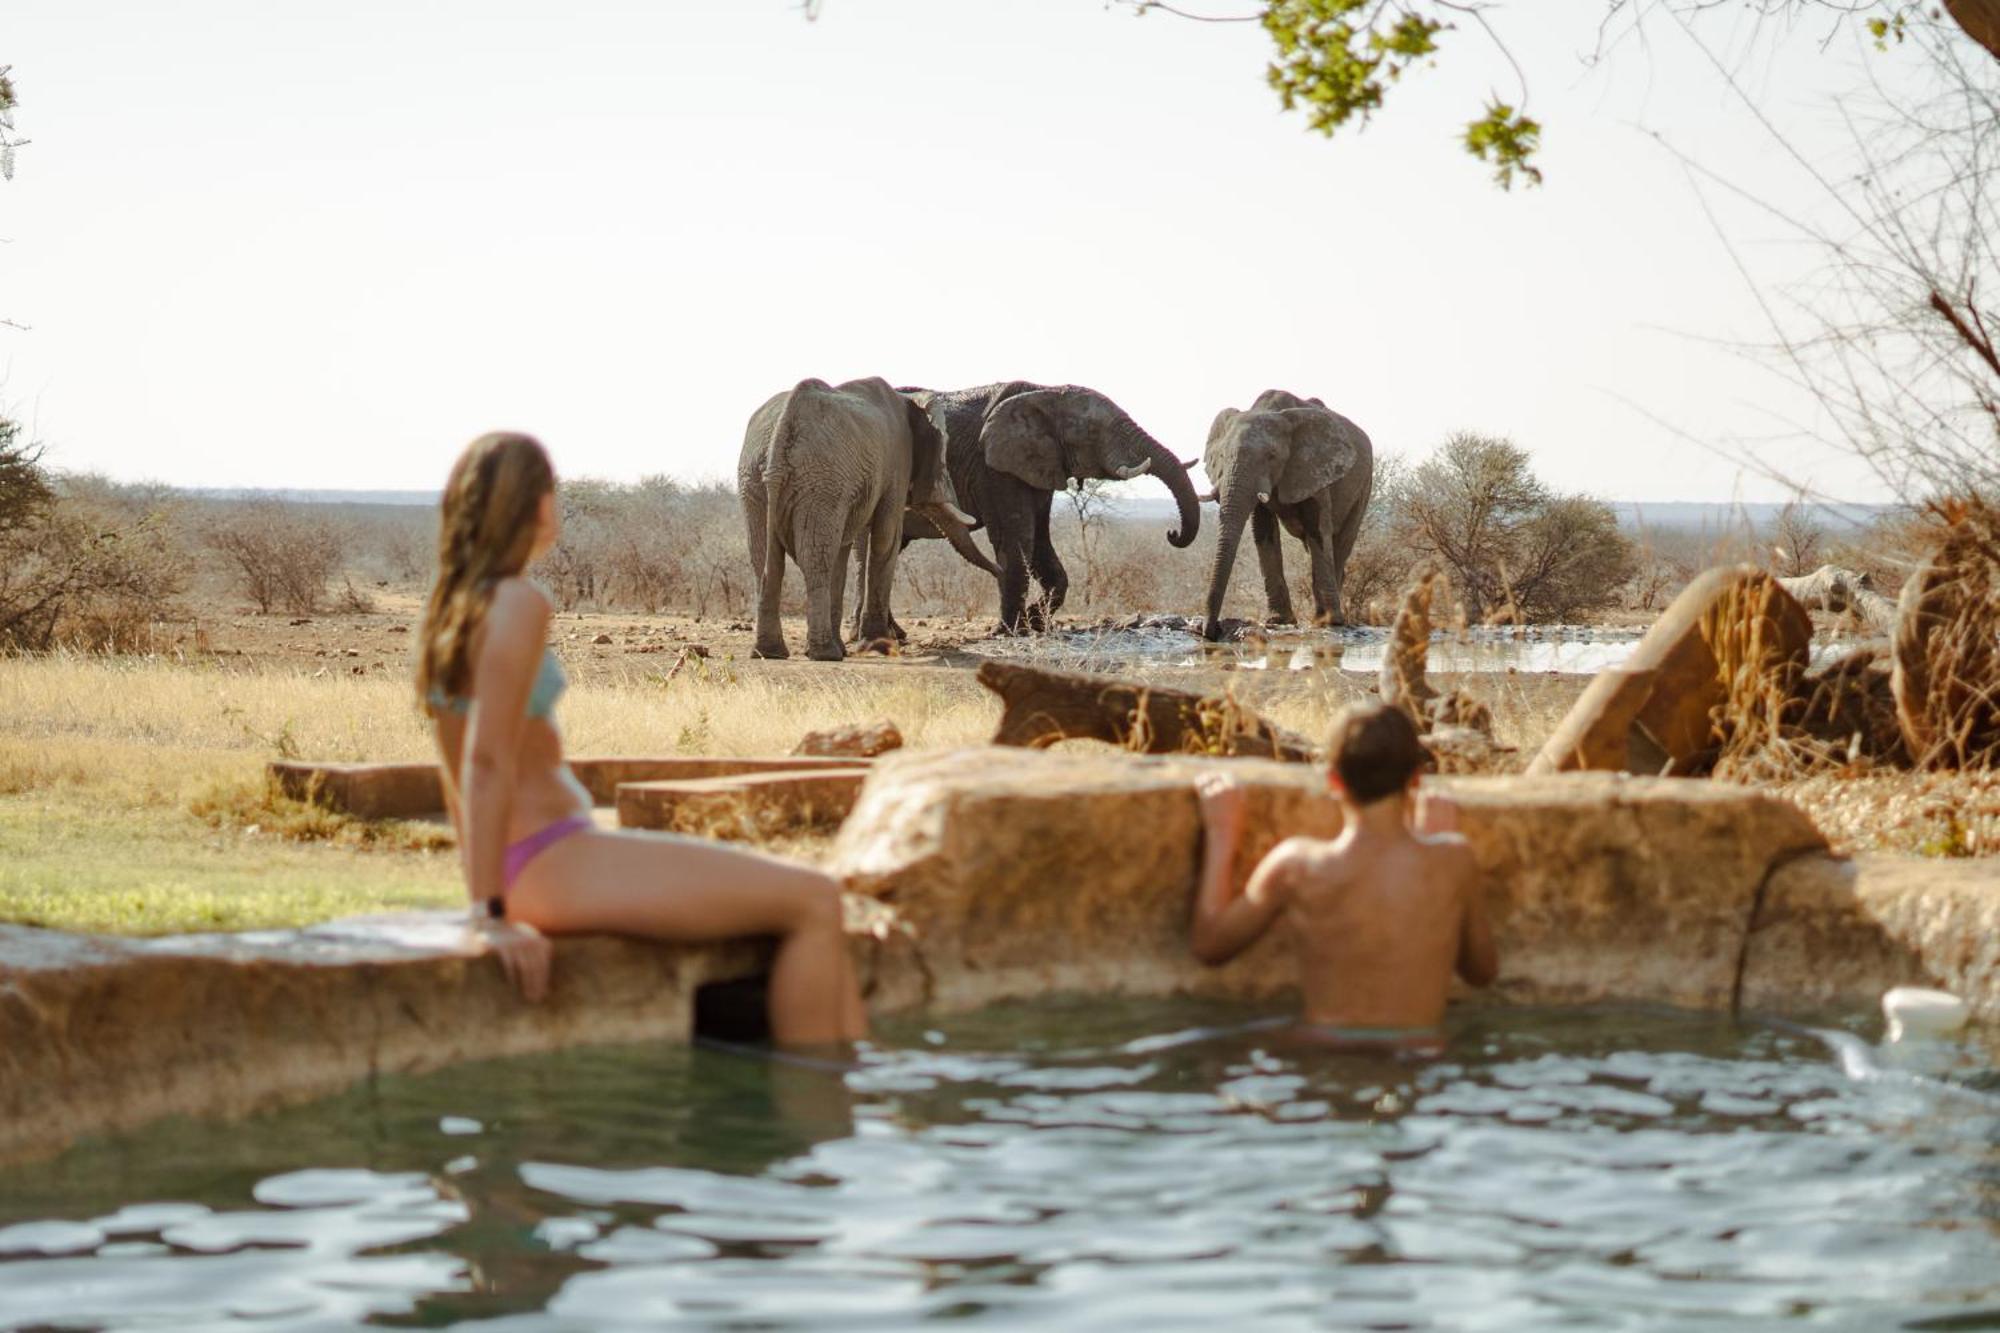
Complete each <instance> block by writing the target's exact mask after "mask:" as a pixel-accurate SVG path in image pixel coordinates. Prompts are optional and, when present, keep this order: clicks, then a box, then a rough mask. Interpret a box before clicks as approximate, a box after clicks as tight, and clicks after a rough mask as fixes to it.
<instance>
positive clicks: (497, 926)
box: [473, 921, 555, 1003]
mask: <svg viewBox="0 0 2000 1333" xmlns="http://www.w3.org/2000/svg"><path fill="white" fill-rule="evenodd" d="M473 933H474V934H476V935H478V936H479V938H480V941H481V942H482V943H483V944H484V945H485V951H486V952H487V953H490V954H492V955H493V956H494V957H496V958H498V959H499V960H500V968H501V970H502V971H504V972H505V973H506V974H507V979H508V980H509V981H511V982H513V983H514V986H515V988H516V989H518V990H519V991H520V992H521V998H522V999H524V1000H527V1001H529V1002H531V1003H533V1002H536V1001H539V1000H541V999H542V997H543V996H545V995H547V994H548V993H549V961H550V959H552V958H553V957H554V956H555V946H553V945H551V944H550V943H549V941H548V939H547V937H546V936H544V935H543V934H542V932H541V931H539V930H536V929H535V928H534V927H533V926H526V925H522V924H520V923H519V922H512V921H495V922H492V923H490V924H485V925H479V926H475V927H474V928H473Z"/></svg>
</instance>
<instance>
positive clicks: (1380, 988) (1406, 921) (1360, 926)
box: [1192, 704, 1500, 1055]
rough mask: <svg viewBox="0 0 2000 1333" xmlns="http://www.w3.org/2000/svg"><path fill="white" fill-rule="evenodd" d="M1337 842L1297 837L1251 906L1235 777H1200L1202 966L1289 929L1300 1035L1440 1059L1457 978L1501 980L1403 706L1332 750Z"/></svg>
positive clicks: (1354, 724)
mask: <svg viewBox="0 0 2000 1333" xmlns="http://www.w3.org/2000/svg"><path fill="white" fill-rule="evenodd" d="M1327 753H1328V756H1329V759H1328V764H1327V785H1328V786H1329V787H1330V788H1331V789H1332V791H1333V794H1334V796H1335V797H1336V798H1338V800H1339V801H1340V813H1341V831H1340V836H1339V837H1337V838H1335V839H1333V840H1332V841H1330V842H1328V841H1322V840H1320V839H1317V838H1302V837H1294V838H1287V839H1286V840H1285V841H1284V842H1281V843H1279V844H1278V845H1277V846H1276V847H1275V848H1273V849H1272V850H1271V853H1270V855H1268V856H1266V857H1265V858H1264V859H1263V861H1262V862H1260V863H1259V864H1258V866H1257V868H1256V870H1255V871H1253V872H1252V873H1251V875H1250V881H1249V883H1248V884H1247V885H1246V886H1245V887H1244V889H1243V892H1242V893H1241V894H1237V893H1236V892H1235V891H1234V887H1235V886H1234V883H1233V876H1232V875H1231V868H1232V865H1233V863H1234V861H1235V857H1236V849H1237V846H1238V844H1239V842H1240V841H1241V839H1242V834H1243V816H1244V809H1245V801H1244V795H1243V789H1242V787H1241V786H1239V785H1238V784H1237V783H1236V782H1235V781H1234V780H1233V779H1231V778H1228V777H1225V776H1224V775H1222V774H1219V773H1218V774H1212V775H1209V776H1207V777H1204V778H1202V779H1201V781H1200V783H1199V784H1198V791H1199V793H1200V797H1201V815H1202V825H1203V828H1204V829H1205V831H1206V833H1207V838H1206V843H1207V848H1206V853H1205V856H1204V859H1203V864H1202V873H1201V887H1200V889H1199V890H1198V891H1197V893H1196V895H1195V904H1194V930H1193V941H1192V942H1193V947H1194V955H1195V957H1196V958H1199V959H1200V960H1201V961H1202V962H1204V963H1208V964H1211V965H1213V964H1220V963H1226V962H1228V961H1229V960H1230V959H1231V958H1234V957H1235V956H1236V955H1237V954H1239V953H1241V952H1243V950H1245V949H1247V948H1249V947H1250V946H1251V945H1252V944H1254V943H1256V942H1257V940H1258V939H1259V938H1261V937H1262V936H1263V934H1264V932H1265V931H1266V930H1267V929H1269V928H1270V926H1271V923H1272V922H1274V921H1276V920H1277V919H1278V918H1279V917H1281V916H1285V917H1289V919H1290V921H1291V923H1292V927H1293V931H1294V933H1295V935H1296V936H1297V939H1298V948H1299V983H1300V986H1301V988H1302V990H1303V991H1304V999H1305V1013H1304V1025H1303V1028H1302V1033H1303V1035H1306V1036H1309V1037H1312V1038H1314V1039H1316V1040H1318V1041H1320V1042H1323V1043H1325V1044H1328V1045H1332V1046H1336V1047H1339V1048H1342V1049H1348V1050H1365V1051H1379V1052H1386V1053H1391V1054H1411V1055H1435V1054H1438V1053H1440V1052H1441V1051H1443V1049H1444V1044H1445V1040H1444V1031H1443V1028H1442V1027H1441V1023H1442V1020H1443V1018H1444V1007H1445V993H1446V991H1447V990H1448V989H1449V987H1450V985H1451V975H1452V971H1453V969H1454V968H1456V970H1457V972H1458V975H1459V976H1461V977H1463V978H1464V979H1465V980H1466V981H1467V982H1469V983H1470V984H1472V985H1474V986H1484V985H1487V984H1489V983H1490V982H1492V980H1493V978H1494V977H1495V976H1496V975H1497V974H1498V973H1499V970H1500V963H1499V957H1498V955H1497V954H1496V953H1495V952H1494V948H1493V935H1492V931H1491V929H1490V928H1489V927H1488V924H1487V919H1486V906H1485V894H1484V891H1483V889H1482V887H1481V885H1480V883H1479V869H1478V866H1477V865H1476V864H1475V863H1474V861H1473V859H1472V850H1471V848H1470V847H1468V846H1467V845H1466V842H1465V839H1464V838H1463V837H1462V836H1460V835H1459V834H1458V833H1457V832H1456V829H1457V826H1458V810H1457V807H1455V806H1453V805H1452V804H1451V802H1450V801H1448V800H1446V799H1444V798H1443V797H1441V796H1435V795H1432V796H1425V797H1423V798H1421V799H1420V798H1419V797H1418V795H1417V779H1418V775H1419V774H1420V773H1421V771H1422V769H1423V764H1424V759H1425V754H1424V748H1423V742H1422V741H1420V740H1418V738H1417V730H1416V727H1415V726H1414V725H1412V724H1411V722H1410V719H1409V718H1408V717H1406V716H1404V715H1403V714H1402V713H1401V712H1399V711H1398V710H1396V709H1394V708H1386V707H1384V706H1382V705H1380V704H1363V705H1359V706H1356V707H1350V708H1347V709H1344V710H1342V712H1341V714H1340V716H1339V717H1337V718H1335V719H1334V724H1333V735H1332V738H1331V739H1330V740H1329V742H1328V744H1327Z"/></svg>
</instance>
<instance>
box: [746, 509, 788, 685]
mask: <svg viewBox="0 0 2000 1333" xmlns="http://www.w3.org/2000/svg"><path fill="white" fill-rule="evenodd" d="M767 515H768V511H767V510H766V508H765V500H764V493H763V491H762V490H758V491H757V492H755V493H754V494H753V493H752V492H750V491H747V490H746V491H745V492H744V493H743V517H744V520H745V524H744V526H745V527H747V528H748V529H749V531H750V550H751V563H752V564H753V565H754V566H755V567H756V571H757V639H756V642H755V644H754V645H753V646H752V647H751V649H750V655H751V656H752V657H765V658H782V657H789V656H791V653H790V651H789V650H788V649H787V648H786V647H785V631H784V627H783V626H782V625H781V624H780V623H779V621H778V603H779V602H780V601H781V600H782V598H783V597H784V592H785V548H784V542H783V541H782V540H781V538H780V536H779V533H778V530H777V529H776V527H774V526H769V525H768V524H767Z"/></svg>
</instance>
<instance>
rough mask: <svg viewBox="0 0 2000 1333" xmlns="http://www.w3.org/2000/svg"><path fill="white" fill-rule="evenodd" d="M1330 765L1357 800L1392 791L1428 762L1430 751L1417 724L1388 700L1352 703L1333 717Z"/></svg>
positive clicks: (1328, 749)
mask: <svg viewBox="0 0 2000 1333" xmlns="http://www.w3.org/2000/svg"><path fill="white" fill-rule="evenodd" d="M1326 766H1327V769H1328V770H1329V771H1330V772H1331V773H1332V774H1333V775H1334V776H1335V777H1337V778H1339V779H1340V785H1341V786H1342V787H1344V788H1346V789H1347V795H1348V797H1349V799H1351V800H1352V801H1353V802H1354V803H1355V804H1356V805H1367V804H1369V803H1371V802H1374V801H1379V800H1381V799H1382V798H1383V797H1385V796H1394V795H1395V794H1396V793H1397V792H1399V791H1401V790H1403V788H1405V787H1407V786H1409V785H1410V779H1411V778H1413V777H1415V776H1416V775H1417V774H1418V773H1421V772H1422V771H1423V770H1424V769H1426V768H1428V767H1429V766H1430V752H1429V751H1428V750H1426V749H1424V743H1423V741H1422V740H1421V739H1419V738H1418V736H1417V727H1416V724H1415V723H1414V722H1412V721H1410V718H1409V715H1408V714H1407V713H1405V712H1403V710H1402V709H1400V708H1391V707H1389V706H1388V705H1387V704H1379V703H1366V704H1349V705H1348V706H1347V707H1346V708H1343V709H1341V710H1340V713H1339V715H1338V716H1336V717H1335V718H1334V719H1333V732H1332V734H1331V735H1329V736H1328V737H1327V741H1326Z"/></svg>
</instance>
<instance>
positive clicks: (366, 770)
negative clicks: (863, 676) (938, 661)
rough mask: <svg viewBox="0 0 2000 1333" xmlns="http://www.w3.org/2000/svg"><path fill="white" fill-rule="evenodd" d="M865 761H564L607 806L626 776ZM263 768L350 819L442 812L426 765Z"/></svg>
mask: <svg viewBox="0 0 2000 1333" xmlns="http://www.w3.org/2000/svg"><path fill="white" fill-rule="evenodd" d="M870 762H871V761H870V760H867V759H854V758H844V757H841V758H822V757H817V756H812V755H752V756H715V755H669V756H666V757H663V758H645V757H627V756H609V757H603V756H597V757H587V758H581V759H572V760H570V761H569V767H570V771H571V772H572V773H574V774H576V779H577V781H578V782H581V783H582V784H583V785H584V788H585V789H586V790H587V791H589V792H590V798H591V800H593V801H595V802H597V803H598V804H599V805H615V804H616V803H617V799H618V788H619V787H620V786H621V785H622V784H624V783H627V782H651V781H666V780H679V779H690V778H720V777H733V776H735V775H737V774H741V773H777V772H796V771H801V770H817V769H832V768H855V767H863V768H865V767H867V765H868V764H869V763H870ZM267 769H268V771H269V773H270V775H271V777H272V779H273V780H275V781H276V782H277V783H278V786H279V788H280V789H281V790H282V791H284V793H285V794H286V795H287V796H290V797H292V798H293V799H295V800H301V801H303V800H308V799H311V800H317V801H318V802H319V803H320V804H322V805H324V806H326V807H327V808H328V809H330V810H338V811H340V812H341V813H343V814H349V815H353V816H354V817H356V818H357V819H421V818H423V817H425V816H428V815H435V814H438V813H440V812H442V811H443V810H444V784H443V781H442V780H441V778H440V777H439V774H438V766H437V765H436V764H434V763H396V764H337V763H319V762H313V761H306V760H280V761H277V762H274V763H271V764H269V765H267Z"/></svg>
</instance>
